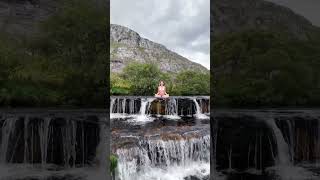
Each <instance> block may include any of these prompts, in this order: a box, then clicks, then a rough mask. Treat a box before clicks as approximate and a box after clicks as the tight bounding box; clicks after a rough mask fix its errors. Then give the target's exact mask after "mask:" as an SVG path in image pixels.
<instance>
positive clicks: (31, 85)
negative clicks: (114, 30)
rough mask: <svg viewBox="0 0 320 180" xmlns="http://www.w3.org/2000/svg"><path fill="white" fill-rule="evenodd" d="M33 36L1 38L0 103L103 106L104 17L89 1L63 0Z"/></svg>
mask: <svg viewBox="0 0 320 180" xmlns="http://www.w3.org/2000/svg"><path fill="white" fill-rule="evenodd" d="M61 7H62V8H61V9H60V10H59V12H57V13H56V14H55V15H53V16H51V17H49V19H47V20H46V21H45V22H43V23H41V24H39V29H40V33H39V35H37V36H30V37H24V38H23V40H21V39H18V38H15V35H14V34H5V33H2V37H0V41H1V42H2V43H1V44H0V105H1V106H11V107H13V106H66V105H67V106H91V107H92V106H100V105H101V106H102V105H103V104H104V102H103V99H105V98H104V95H105V90H106V89H107V87H106V81H105V80H106V75H105V74H106V69H108V68H107V65H106V64H107V53H108V52H107V50H106V44H107V39H106V34H107V32H106V29H107V23H108V21H107V16H106V13H105V8H102V7H101V8H100V7H98V6H96V5H95V4H94V3H93V2H90V1H85V0H80V1H75V0H72V1H67V2H66V3H64V4H63V5H61Z"/></svg>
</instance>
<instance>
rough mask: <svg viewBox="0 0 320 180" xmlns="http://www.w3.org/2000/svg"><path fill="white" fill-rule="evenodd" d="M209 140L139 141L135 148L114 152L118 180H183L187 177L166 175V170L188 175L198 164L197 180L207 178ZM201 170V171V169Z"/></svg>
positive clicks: (183, 175)
mask: <svg viewBox="0 0 320 180" xmlns="http://www.w3.org/2000/svg"><path fill="white" fill-rule="evenodd" d="M209 149H210V137H209V136H204V137H201V138H191V139H184V140H179V141H175V140H168V141H164V140H150V139H145V140H142V141H140V143H139V146H138V147H134V148H129V149H118V150H117V154H118V157H119V168H118V170H119V179H121V180H135V179H139V180H147V179H155V178H156V179H159V180H167V179H174V180H183V178H185V177H187V176H188V173H182V172H179V173H178V172H176V174H171V175H169V174H168V171H166V170H168V169H170V168H177V167H178V168H180V169H183V168H185V169H186V170H187V171H189V170H190V169H188V168H190V167H194V166H193V165H194V164H198V165H200V164H201V167H200V169H194V171H198V172H196V173H195V172H192V173H191V172H189V174H190V175H191V174H196V175H198V176H199V178H202V177H205V176H208V175H209V171H210V170H209V169H208V167H209V158H210V151H209ZM201 168H203V169H201Z"/></svg>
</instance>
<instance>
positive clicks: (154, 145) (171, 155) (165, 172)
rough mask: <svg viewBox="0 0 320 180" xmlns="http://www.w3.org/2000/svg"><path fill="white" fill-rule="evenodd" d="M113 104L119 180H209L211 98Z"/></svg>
mask: <svg viewBox="0 0 320 180" xmlns="http://www.w3.org/2000/svg"><path fill="white" fill-rule="evenodd" d="M200 101H203V102H202V103H201V104H199V102H200ZM111 102H114V103H111V104H112V106H113V107H112V110H113V111H112V113H113V114H111V129H112V146H111V148H112V152H113V153H114V154H116V155H117V156H118V159H119V165H118V168H117V177H116V179H118V180H136V179H139V180H153V179H155V180H189V179H190V180H191V179H192V180H193V179H195V180H209V176H210V126H209V122H210V118H209V113H210V112H209V106H208V104H209V98H208V97H170V98H169V99H156V98H153V97H112V98H111ZM123 102H125V104H126V105H125V106H119V105H118V103H120V104H121V105H123ZM130 102H135V106H131V105H130ZM118 107H120V108H118ZM137 107H138V108H137ZM132 108H136V109H135V110H132ZM123 112H125V114H121V113H123ZM131 112H133V113H131ZM203 112H204V113H206V114H204V113H203ZM120 114H121V115H120ZM199 117H200V118H199Z"/></svg>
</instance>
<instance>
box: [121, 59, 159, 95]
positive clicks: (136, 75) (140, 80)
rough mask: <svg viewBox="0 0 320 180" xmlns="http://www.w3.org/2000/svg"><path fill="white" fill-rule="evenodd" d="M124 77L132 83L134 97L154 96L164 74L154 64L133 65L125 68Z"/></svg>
mask: <svg viewBox="0 0 320 180" xmlns="http://www.w3.org/2000/svg"><path fill="white" fill-rule="evenodd" d="M123 77H124V78H125V79H126V80H127V81H129V82H130V87H131V93H132V94H133V95H149V96H150V95H151V96H153V95H154V94H155V93H156V90H157V87H158V83H159V81H160V79H161V77H162V73H161V72H160V70H159V68H158V67H157V66H156V65H154V64H143V63H131V64H129V65H127V66H126V67H125V69H124V72H123Z"/></svg>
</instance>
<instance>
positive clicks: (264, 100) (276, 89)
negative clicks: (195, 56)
mask: <svg viewBox="0 0 320 180" xmlns="http://www.w3.org/2000/svg"><path fill="white" fill-rule="evenodd" d="M315 37H316V36H315ZM212 48H213V49H212V52H213V55H212V57H213V59H214V61H213V62H212V63H214V67H215V68H214V69H213V70H212V71H213V76H212V77H211V81H212V85H213V86H212V88H213V92H214V94H215V98H214V99H215V104H216V105H217V106H219V105H220V106H238V107H244V106H252V107H257V106H269V107H270V106H316V105H320V39H319V38H312V39H310V40H298V39H294V38H292V37H289V36H287V35H286V33H281V32H263V31H246V32H241V33H233V34H228V35H224V36H219V37H216V38H215V40H214V41H213V45H212Z"/></svg>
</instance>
